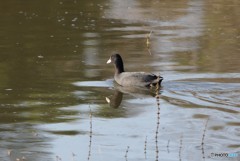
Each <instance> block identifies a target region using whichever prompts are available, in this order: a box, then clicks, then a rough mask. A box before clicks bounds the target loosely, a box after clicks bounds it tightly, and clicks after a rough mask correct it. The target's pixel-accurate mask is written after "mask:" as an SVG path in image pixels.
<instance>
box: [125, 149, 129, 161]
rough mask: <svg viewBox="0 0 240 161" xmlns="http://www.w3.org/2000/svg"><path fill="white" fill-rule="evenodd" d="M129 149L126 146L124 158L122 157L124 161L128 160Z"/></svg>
mask: <svg viewBox="0 0 240 161" xmlns="http://www.w3.org/2000/svg"><path fill="white" fill-rule="evenodd" d="M129 148H130V147H129V146H127V150H126V153H125V156H124V157H125V159H126V161H127V160H128V152H129Z"/></svg>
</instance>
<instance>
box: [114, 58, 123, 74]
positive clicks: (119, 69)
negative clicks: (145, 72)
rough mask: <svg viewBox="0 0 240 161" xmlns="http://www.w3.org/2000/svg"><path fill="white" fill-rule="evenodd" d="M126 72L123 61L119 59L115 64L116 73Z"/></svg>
mask: <svg viewBox="0 0 240 161" xmlns="http://www.w3.org/2000/svg"><path fill="white" fill-rule="evenodd" d="M122 72H124V67H123V61H122V59H119V60H118V61H117V62H116V64H115V74H120V73H122Z"/></svg>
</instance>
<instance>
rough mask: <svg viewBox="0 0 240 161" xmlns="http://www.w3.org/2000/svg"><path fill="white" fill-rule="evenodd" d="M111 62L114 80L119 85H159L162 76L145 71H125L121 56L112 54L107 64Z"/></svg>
mask: <svg viewBox="0 0 240 161" xmlns="http://www.w3.org/2000/svg"><path fill="white" fill-rule="evenodd" d="M109 63H113V64H114V67H115V74H114V80H115V81H116V82H117V83H118V84H119V85H121V86H138V87H151V86H156V85H159V86H161V82H162V80H163V77H161V76H156V75H155V74H152V73H146V72H125V70H124V66H123V60H122V57H121V56H120V55H119V54H113V55H112V56H111V57H110V58H109V60H108V61H107V64H109Z"/></svg>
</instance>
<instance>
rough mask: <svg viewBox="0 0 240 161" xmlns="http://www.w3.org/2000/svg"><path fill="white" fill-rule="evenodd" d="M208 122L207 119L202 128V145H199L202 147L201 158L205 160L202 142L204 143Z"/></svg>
mask: <svg viewBox="0 0 240 161" xmlns="http://www.w3.org/2000/svg"><path fill="white" fill-rule="evenodd" d="M208 121H209V118H208V119H207V121H206V123H205V126H204V130H203V135H202V143H201V147H202V157H203V159H204V160H205V152H204V141H205V136H206V130H207V125H208Z"/></svg>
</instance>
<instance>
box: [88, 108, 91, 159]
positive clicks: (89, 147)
mask: <svg viewBox="0 0 240 161" xmlns="http://www.w3.org/2000/svg"><path fill="white" fill-rule="evenodd" d="M89 110H90V114H89V119H90V130H89V145H88V158H87V159H88V160H90V157H91V149H92V110H91V108H90V105H89Z"/></svg>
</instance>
